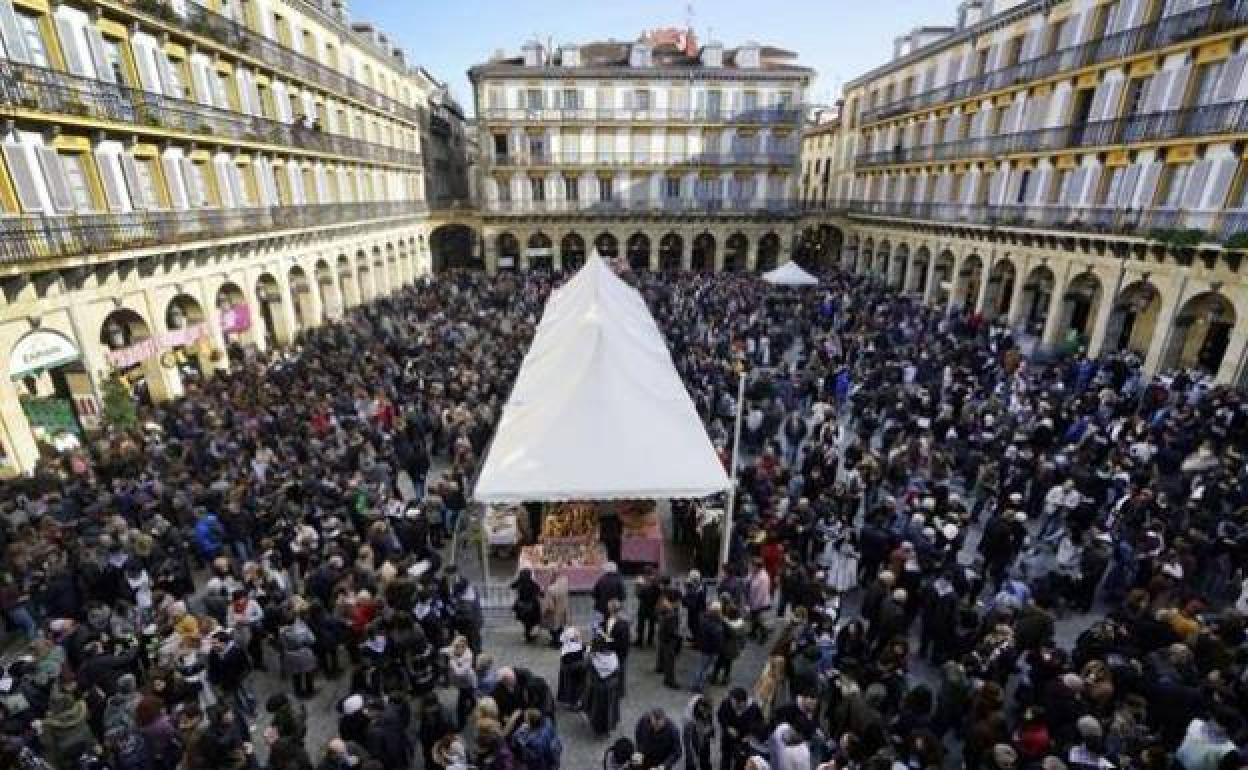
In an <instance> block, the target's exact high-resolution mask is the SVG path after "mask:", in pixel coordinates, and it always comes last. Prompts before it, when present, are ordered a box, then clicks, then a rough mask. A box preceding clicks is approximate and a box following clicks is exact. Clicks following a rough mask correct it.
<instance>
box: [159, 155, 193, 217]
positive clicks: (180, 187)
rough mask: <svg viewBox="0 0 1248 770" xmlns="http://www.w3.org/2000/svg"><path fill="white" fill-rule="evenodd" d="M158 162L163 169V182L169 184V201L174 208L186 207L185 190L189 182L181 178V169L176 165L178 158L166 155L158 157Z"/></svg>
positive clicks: (187, 204)
mask: <svg viewBox="0 0 1248 770" xmlns="http://www.w3.org/2000/svg"><path fill="white" fill-rule="evenodd" d="M160 164H161V166H162V167H164V169H165V184H167V185H168V186H169V201H170V202H171V203H172V204H173V207H174V208H175V209H185V208H188V207H189V202H188V200H187V194H186V191H187V187H188V186H189V184H188V183H186V182H184V180H183V179H182V170H181V169H180V168H179V167H178V159H177V158H174V157H168V156H167V157H164V158H161V159H160Z"/></svg>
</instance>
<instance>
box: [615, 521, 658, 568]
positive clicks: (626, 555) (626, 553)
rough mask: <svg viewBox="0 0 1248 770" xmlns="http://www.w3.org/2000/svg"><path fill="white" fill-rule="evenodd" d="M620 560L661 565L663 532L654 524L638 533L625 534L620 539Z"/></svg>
mask: <svg viewBox="0 0 1248 770" xmlns="http://www.w3.org/2000/svg"><path fill="white" fill-rule="evenodd" d="M620 560H621V561H631V562H643V563H645V564H654V565H655V566H657V567H659V568H660V569H662V567H663V533H662V532H661V531H660V530H659V528H658V526H657V525H656V526H655V527H654V528H653V529H652V530H651V531H649V532H646V533H645V534H640V535H625V536H624V538H623V539H622V540H621V541H620Z"/></svg>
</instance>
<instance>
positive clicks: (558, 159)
mask: <svg viewBox="0 0 1248 770" xmlns="http://www.w3.org/2000/svg"><path fill="white" fill-rule="evenodd" d="M796 161H797V154H796V153H792V152H709V153H693V154H690V153H683V152H680V153H666V152H596V153H595V152H579V153H566V152H565V153H547V154H543V155H534V154H532V153H529V154H524V155H493V156H490V165H492V166H672V165H690V166H692V165H739V166H789V165H792V164H793V163H794V162H796Z"/></svg>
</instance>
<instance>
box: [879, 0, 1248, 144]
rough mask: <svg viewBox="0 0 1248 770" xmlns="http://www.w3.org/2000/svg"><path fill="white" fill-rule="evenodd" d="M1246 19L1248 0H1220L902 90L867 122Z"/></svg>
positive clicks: (1150, 47)
mask: <svg viewBox="0 0 1248 770" xmlns="http://www.w3.org/2000/svg"><path fill="white" fill-rule="evenodd" d="M1244 24H1248V3H1242V2H1239V1H1238V0H1221V1H1220V2H1217V3H1214V4H1212V5H1206V6H1204V7H1201V8H1196V9H1194V10H1191V11H1186V12H1184V13H1178V14H1175V15H1173V16H1168V17H1166V18H1163V19H1155V20H1153V21H1150V22H1145V23H1144V24H1141V25H1140V26H1138V27H1132V28H1131V29H1125V30H1122V31H1120V32H1116V33H1114V34H1111V35H1105V36H1103V37H1100V38H1097V39H1095V40H1090V41H1088V42H1085V43H1079V44H1078V45H1073V46H1069V47H1067V48H1063V49H1061V50H1058V51H1053V52H1052V53H1049V54H1046V55H1044V56H1040V57H1037V58H1035V59H1031V60H1030V61H1025V62H1019V63H1017V64H1012V65H1010V66H1008V67H1003V68H1001V69H998V70H995V71H993V72H988V73H984V74H981V75H976V76H973V77H969V78H965V79H963V80H959V81H957V82H955V83H949V84H947V85H943V86H938V87H936V88H931V89H928V90H927V91H923V92H921V93H917V94H911V95H908V96H904V97H902V98H900V99H896V100H893V101H892V102H889V103H887V104H882V105H879V106H876V107H872V108H869V109H866V110H863V111H862V114H861V122H862V124H863V125H864V126H865V125H867V124H869V123H876V122H879V121H882V120H888V119H891V118H896V117H900V116H902V115H905V114H907V113H910V112H914V111H916V110H920V109H923V108H924V107H930V106H933V105H936V104H943V103H945V102H951V101H956V100H958V99H965V98H966V97H969V96H974V95H975V94H979V93H984V92H986V91H993V90H996V89H999V88H1006V87H1008V86H1011V85H1015V84H1019V83H1026V82H1029V81H1032V80H1038V79H1040V78H1046V77H1049V76H1051V75H1054V74H1056V73H1058V72H1069V71H1073V70H1076V69H1079V68H1081V67H1086V66H1089V65H1092V64H1099V63H1101V62H1106V61H1111V60H1114V59H1121V58H1125V57H1127V56H1133V55H1135V54H1138V53H1141V52H1143V51H1151V50H1155V49H1158V48H1164V47H1166V46H1168V45H1173V44H1175V43H1178V42H1181V41H1184V40H1192V39H1194V38H1200V37H1206V36H1208V35H1216V34H1218V33H1220V32H1225V31H1227V30H1230V29H1234V28H1236V27H1240V26H1243V25H1244Z"/></svg>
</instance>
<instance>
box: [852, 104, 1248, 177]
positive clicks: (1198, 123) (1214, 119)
mask: <svg viewBox="0 0 1248 770" xmlns="http://www.w3.org/2000/svg"><path fill="white" fill-rule="evenodd" d="M1245 132H1248V101H1241V102H1226V103H1224V104H1208V105H1201V106H1196V107H1187V108H1184V109H1181V110H1169V111H1166V112H1152V113H1147V114H1143V115H1132V116H1130V117H1125V118H1115V119H1113V120H1102V121H1096V122H1093V123H1087V124H1085V125H1082V126H1059V127H1057V128H1042V129H1036V130H1032V131H1020V132H1017V133H1013V134H1000V135H998V136H989V137H982V138H978V137H977V138H967V139H957V140H954V141H952V142H941V143H939V144H932V145H925V146H920V147H899V148H896V149H893V150H886V151H883V152H867V153H862V154H860V155H858V156H857V157H856V158H855V159H854V162H855V164H856V165H858V166H863V167H871V166H885V165H892V164H897V163H923V162H929V161H946V160H960V159H964V158H973V157H997V156H1001V155H1010V154H1014V153H1025V152H1044V151H1048V150H1062V149H1068V148H1073V147H1105V146H1109V145H1118V144H1132V143H1135V142H1153V141H1159V140H1165V139H1177V138H1181V137H1201V136H1217V135H1220V134H1240V133H1245Z"/></svg>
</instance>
